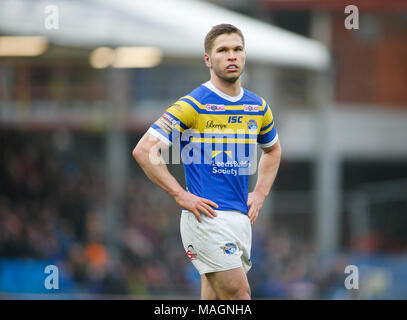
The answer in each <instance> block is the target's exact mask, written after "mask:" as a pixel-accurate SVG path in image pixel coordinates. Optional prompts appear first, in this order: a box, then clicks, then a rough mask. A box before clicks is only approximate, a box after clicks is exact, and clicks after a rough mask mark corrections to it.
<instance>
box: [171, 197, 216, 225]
mask: <svg viewBox="0 0 407 320" xmlns="http://www.w3.org/2000/svg"><path fill="white" fill-rule="evenodd" d="M174 198H175V201H176V202H177V203H178V205H179V206H181V207H182V208H185V209H187V210H188V211H190V212H192V213H193V214H194V216H195V217H196V218H197V219H198V221H199V222H202V218H201V215H200V214H199V212H202V213H203V214H205V215H207V216H208V217H209V218H214V217H216V212H215V210H213V209H212V207H214V208H218V205H217V204H216V203H215V202H213V201H211V200H209V199H205V198H201V197H198V196H196V195H194V194H192V193H190V192H187V191H185V190H183V191H182V192H180V193H179V194H178V195H177V196H175V197H174Z"/></svg>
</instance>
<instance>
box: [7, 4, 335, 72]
mask: <svg viewBox="0 0 407 320" xmlns="http://www.w3.org/2000/svg"><path fill="white" fill-rule="evenodd" d="M49 5H50V2H49V1H48V0H36V1H31V0H2V5H1V6H2V9H1V10H0V33H2V34H4V35H44V36H46V37H47V38H48V39H49V40H50V42H52V43H55V44H59V45H65V46H77V47H82V48H94V47H98V46H103V45H107V46H113V47H115V46H154V47H158V48H160V49H161V50H162V51H163V53H164V55H165V56H170V57H180V58H201V57H202V55H203V39H204V37H205V35H206V33H207V32H208V31H209V29H210V28H211V27H212V26H214V25H216V24H219V23H231V24H234V25H236V26H237V27H238V28H240V29H241V30H242V32H243V34H244V35H245V40H246V51H247V54H248V61H252V62H261V63H269V64H274V65H284V66H295V67H302V68H306V69H315V70H322V69H324V68H326V67H327V66H328V64H329V60H330V56H329V51H328V50H327V48H326V47H325V46H323V45H322V44H321V43H319V42H317V41H315V40H311V39H308V38H306V37H303V36H300V35H297V34H294V33H292V32H289V31H285V30H283V29H281V28H277V27H275V26H273V25H270V24H267V23H264V22H261V21H259V20H256V19H253V18H250V17H247V16H245V15H242V14H239V13H235V12H233V11H230V10H227V9H224V8H221V7H218V6H215V5H213V4H210V3H207V2H203V1H198V0H148V1H144V0H143V1H141V0H140V1H137V0H136V1H135V0H54V1H52V5H56V6H57V8H58V13H59V29H57V30H54V29H51V30H47V29H46V28H45V24H44V21H45V18H46V17H47V13H46V11H45V8H46V7H47V6H49Z"/></svg>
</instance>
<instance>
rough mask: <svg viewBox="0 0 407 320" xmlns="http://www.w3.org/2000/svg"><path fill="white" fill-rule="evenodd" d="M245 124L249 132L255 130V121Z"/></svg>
mask: <svg viewBox="0 0 407 320" xmlns="http://www.w3.org/2000/svg"><path fill="white" fill-rule="evenodd" d="M246 123H247V128H249V130H250V131H254V130H257V122H256V121H255V120H249V121H246Z"/></svg>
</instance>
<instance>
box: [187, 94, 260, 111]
mask: <svg viewBox="0 0 407 320" xmlns="http://www.w3.org/2000/svg"><path fill="white" fill-rule="evenodd" d="M184 98H185V99H189V100H191V101H192V102H193V103H195V104H196V106H197V107H198V108H199V109H202V110H206V105H205V104H201V103H200V102H198V100H196V99H195V98H194V97H191V96H184V97H182V98H181V99H184ZM262 100H263V101H264V99H262ZM265 106H266V104H265V101H264V102H263V105H262V106H259V111H263V110H264V108H265ZM225 109H226V110H243V109H244V106H243V105H242V104H241V105H225Z"/></svg>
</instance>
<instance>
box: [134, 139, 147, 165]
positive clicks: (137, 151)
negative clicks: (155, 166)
mask: <svg viewBox="0 0 407 320" xmlns="http://www.w3.org/2000/svg"><path fill="white" fill-rule="evenodd" d="M132 154H133V158H134V159H135V160H136V161H137V162H138V163H142V162H143V159H144V158H145V154H146V149H145V147H144V146H143V145H142V144H140V143H138V144H137V145H136V147H135V148H134V149H133V152H132Z"/></svg>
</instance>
